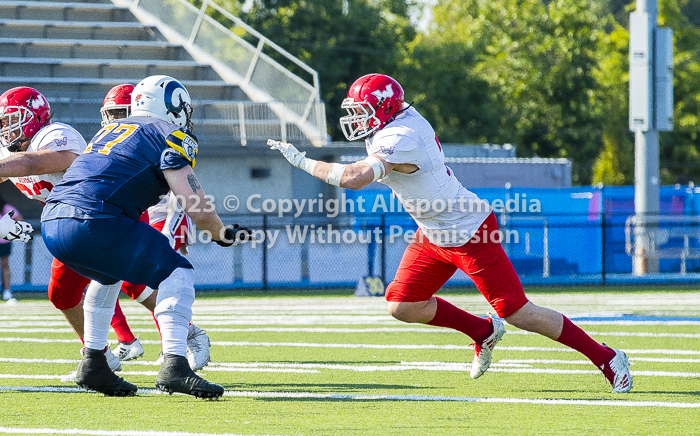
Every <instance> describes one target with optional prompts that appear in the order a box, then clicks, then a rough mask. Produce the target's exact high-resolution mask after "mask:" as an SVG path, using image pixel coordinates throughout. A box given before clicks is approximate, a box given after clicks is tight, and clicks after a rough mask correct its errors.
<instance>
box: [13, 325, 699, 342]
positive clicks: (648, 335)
mask: <svg viewBox="0 0 700 436" xmlns="http://www.w3.org/2000/svg"><path fill="white" fill-rule="evenodd" d="M35 324H36V323H27V324H26V325H35ZM129 324H130V325H138V324H149V325H150V324H153V323H152V322H151V323H147V322H144V323H133V322H130V323H129ZM200 327H203V328H204V329H205V330H206V331H208V332H210V333H260V332H270V333H428V334H433V333H452V334H461V332H458V331H456V330H452V329H444V328H438V327H432V328H430V327H429V328H420V327H418V328H416V327H405V328H404V327H378V328H355V329H353V328H330V327H329V328H324V327H306V328H301V327H299V328H294V327H290V328H276V327H254V328H226V327H208V326H207V324H200ZM157 331H158V330H156V329H155V328H147V329H144V328H139V329H138V332H139V333H157ZM0 333H69V334H72V333H73V329H71V328H69V327H56V328H51V327H19V326H16V327H8V326H4V327H2V328H0ZM586 333H588V334H589V335H591V336H614V337H640V338H683V339H696V338H700V333H650V332H597V331H587V332H586ZM508 334H509V335H537V333H532V332H527V331H524V330H514V329H509V330H508Z"/></svg>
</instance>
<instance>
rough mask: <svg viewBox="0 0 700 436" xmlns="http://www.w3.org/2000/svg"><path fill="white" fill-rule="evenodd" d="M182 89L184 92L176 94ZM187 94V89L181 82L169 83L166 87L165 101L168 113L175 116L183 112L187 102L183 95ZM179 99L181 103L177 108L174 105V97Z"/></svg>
mask: <svg viewBox="0 0 700 436" xmlns="http://www.w3.org/2000/svg"><path fill="white" fill-rule="evenodd" d="M178 89H181V90H182V91H180V92H176V90H178ZM185 92H186V90H185V88H184V87H183V86H182V85H181V84H180V82H177V81H175V80H173V81H170V82H168V84H167V85H165V90H164V94H165V95H164V96H163V98H164V100H165V107H166V108H167V109H168V112H172V113H174V114H179V113H180V112H182V110H183V109H184V105H185V101H184V100H183V98H182V94H184V93H185ZM176 96H177V97H178V98H179V100H180V101H179V102H178V104H177V106H175V105H174V104H173V100H174V98H173V97H176Z"/></svg>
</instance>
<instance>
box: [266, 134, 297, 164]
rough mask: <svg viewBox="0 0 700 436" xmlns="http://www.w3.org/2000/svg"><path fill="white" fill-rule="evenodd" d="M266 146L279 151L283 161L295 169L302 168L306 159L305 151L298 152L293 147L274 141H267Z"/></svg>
mask: <svg viewBox="0 0 700 436" xmlns="http://www.w3.org/2000/svg"><path fill="white" fill-rule="evenodd" d="M267 145H269V146H270V148H271V149H273V150H279V151H280V152H281V153H282V155H283V156H284V158H285V159H287V160H288V161H289V163H290V164H292V165H294V166H295V167H297V168H301V169H304V168H302V167H303V163H304V159H305V158H306V152H305V151H303V152H302V151H299V150H297V148H296V147H295V146H293V145H292V144H289V143H287V142H281V141H275V140H274V139H268V140H267Z"/></svg>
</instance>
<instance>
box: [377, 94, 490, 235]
mask: <svg viewBox="0 0 700 436" xmlns="http://www.w3.org/2000/svg"><path fill="white" fill-rule="evenodd" d="M365 147H366V148H367V154H368V155H372V154H376V155H377V156H379V157H381V158H382V159H384V160H385V161H387V162H389V163H394V164H414V165H416V166H417V167H418V170H417V171H415V172H413V173H411V174H403V173H399V172H397V171H392V172H390V173H389V174H387V175H386V177H384V178H383V179H380V180H379V182H380V183H383V184H385V185H387V186H388V187H390V188H391V189H392V191H394V194H395V195H396V197H397V198H398V199H399V201H401V204H402V205H403V208H404V209H405V210H406V211H407V212H408V213H410V214H411V216H412V217H413V219H414V220H415V221H416V223H417V224H418V226H419V227H420V228H421V230H422V231H423V233H424V234H425V236H427V237H428V239H429V240H430V242H432V243H433V244H435V245H438V246H441V247H459V246H462V245H464V244H466V243H467V242H469V240H470V239H471V237H472V236H473V235H474V234H475V233H476V231H477V230H478V229H479V227H480V226H481V224H482V223H483V222H484V220H485V219H486V218H487V217H488V216H489V214H491V207H490V206H489V204H488V203H486V202H485V201H483V200H481V199H480V198H479V197H477V196H476V194H474V193H473V192H471V191H469V190H467V189H466V188H465V187H464V186H462V184H461V183H460V182H459V180H457V178H456V177H455V176H454V174H453V172H452V170H451V169H450V168H449V167H447V166H446V165H445V153H444V152H443V150H442V146H441V145H440V142H439V141H438V139H437V136H436V135H435V131H434V130H433V128H432V127H431V125H430V123H429V122H428V121H427V120H426V119H425V118H423V117H422V116H421V115H420V114H419V113H418V111H417V110H415V109H414V108H409V109H408V110H406V111H404V112H402V113H401V114H400V115H399V116H398V117H396V119H395V120H394V121H392V122H391V123H389V124H387V125H386V126H385V127H384V128H383V129H381V130H379V131H378V132H377V133H376V134H374V135H373V136H372V137H371V138H369V139H367V140H365Z"/></svg>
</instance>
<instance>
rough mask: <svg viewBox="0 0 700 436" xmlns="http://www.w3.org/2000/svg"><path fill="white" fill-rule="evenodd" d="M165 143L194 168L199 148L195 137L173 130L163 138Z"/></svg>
mask: <svg viewBox="0 0 700 436" xmlns="http://www.w3.org/2000/svg"><path fill="white" fill-rule="evenodd" d="M165 142H166V143H167V144H168V145H169V146H170V147H172V148H174V149H175V150H177V151H178V152H179V153H180V154H181V155H183V156H184V157H185V159H187V160H188V161H190V163H191V164H192V167H193V168H194V164H195V161H196V160H197V151H198V148H199V145H198V144H197V137H196V136H194V135H193V134H191V133H188V132H185V131H183V130H175V131H174V132H172V133H171V134H170V135H168V137H167V138H165Z"/></svg>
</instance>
